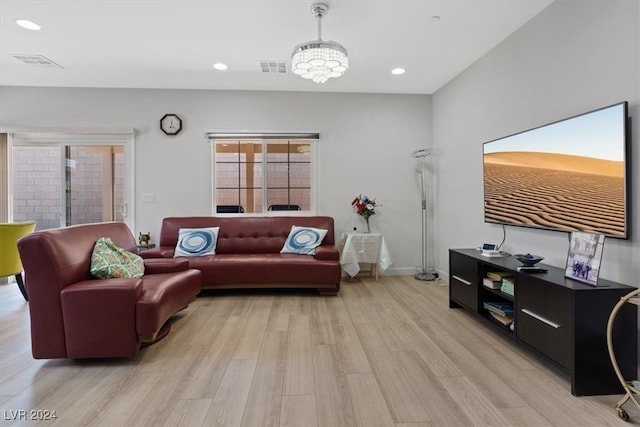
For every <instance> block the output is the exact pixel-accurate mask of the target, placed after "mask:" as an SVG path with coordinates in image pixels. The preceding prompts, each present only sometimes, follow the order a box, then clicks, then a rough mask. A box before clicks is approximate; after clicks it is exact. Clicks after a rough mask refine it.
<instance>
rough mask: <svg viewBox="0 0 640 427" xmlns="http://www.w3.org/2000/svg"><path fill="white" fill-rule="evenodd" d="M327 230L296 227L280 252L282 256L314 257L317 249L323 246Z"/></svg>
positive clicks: (292, 229)
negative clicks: (299, 255) (300, 255)
mask: <svg viewBox="0 0 640 427" xmlns="http://www.w3.org/2000/svg"><path fill="white" fill-rule="evenodd" d="M326 235H327V230H324V229H322V228H313V227H299V226H297V225H294V226H292V227H291V232H290V233H289V236H288V237H287V240H286V241H285V242H284V247H283V248H282V250H281V251H280V253H282V254H302V255H313V254H315V253H316V248H317V247H318V246H320V245H321V244H322V240H323V239H324V236H326Z"/></svg>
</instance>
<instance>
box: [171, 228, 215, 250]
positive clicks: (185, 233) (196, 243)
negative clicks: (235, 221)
mask: <svg viewBox="0 0 640 427" xmlns="http://www.w3.org/2000/svg"><path fill="white" fill-rule="evenodd" d="M219 232H220V227H207V228H181V229H180V230H179V231H178V243H177V244H176V249H175V251H174V253H173V256H174V258H176V257H181V256H205V255H213V254H215V253H216V243H217V241H218V233H219Z"/></svg>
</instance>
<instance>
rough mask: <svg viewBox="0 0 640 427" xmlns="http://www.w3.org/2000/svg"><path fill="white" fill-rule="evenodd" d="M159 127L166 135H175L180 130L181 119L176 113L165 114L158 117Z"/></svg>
mask: <svg viewBox="0 0 640 427" xmlns="http://www.w3.org/2000/svg"><path fill="white" fill-rule="evenodd" d="M160 129H162V132H164V133H166V134H167V135H171V136H173V135H177V134H178V133H179V132H180V131H181V130H182V119H181V118H180V117H178V115H177V114H165V115H164V116H162V118H161V119H160Z"/></svg>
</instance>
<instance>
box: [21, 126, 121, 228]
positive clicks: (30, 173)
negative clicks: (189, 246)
mask: <svg viewBox="0 0 640 427" xmlns="http://www.w3.org/2000/svg"><path fill="white" fill-rule="evenodd" d="M12 137H13V138H12V143H11V147H10V156H9V159H10V160H9V162H8V164H9V169H10V191H9V193H10V201H9V205H10V215H11V217H12V220H13V221H27V220H35V221H36V229H38V230H43V229H49V228H56V227H64V226H69V225H76V224H85V223H90V222H103V221H121V222H125V223H127V224H129V225H131V224H132V221H133V219H132V216H131V212H128V209H127V207H128V206H129V203H128V201H129V197H130V194H132V191H130V179H129V177H130V176H131V173H130V172H131V171H130V170H129V167H128V166H127V165H129V164H130V159H129V158H128V157H129V156H128V153H129V152H130V150H131V144H132V143H133V135H132V134H128V135H127V134H124V135H117V136H114V135H111V134H107V135H89V136H88V135H74V134H56V135H51V134H48V135H38V134H19V135H16V134H14V135H12Z"/></svg>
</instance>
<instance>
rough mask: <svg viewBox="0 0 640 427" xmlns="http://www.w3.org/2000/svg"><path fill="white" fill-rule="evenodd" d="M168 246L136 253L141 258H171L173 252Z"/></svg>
mask: <svg viewBox="0 0 640 427" xmlns="http://www.w3.org/2000/svg"><path fill="white" fill-rule="evenodd" d="M174 249H175V248H172V247H170V246H160V247H159V248H154V249H147V250H145V251H142V252H140V253H138V255H140V256H141V257H142V258H144V259H148V258H173V250H174Z"/></svg>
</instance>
